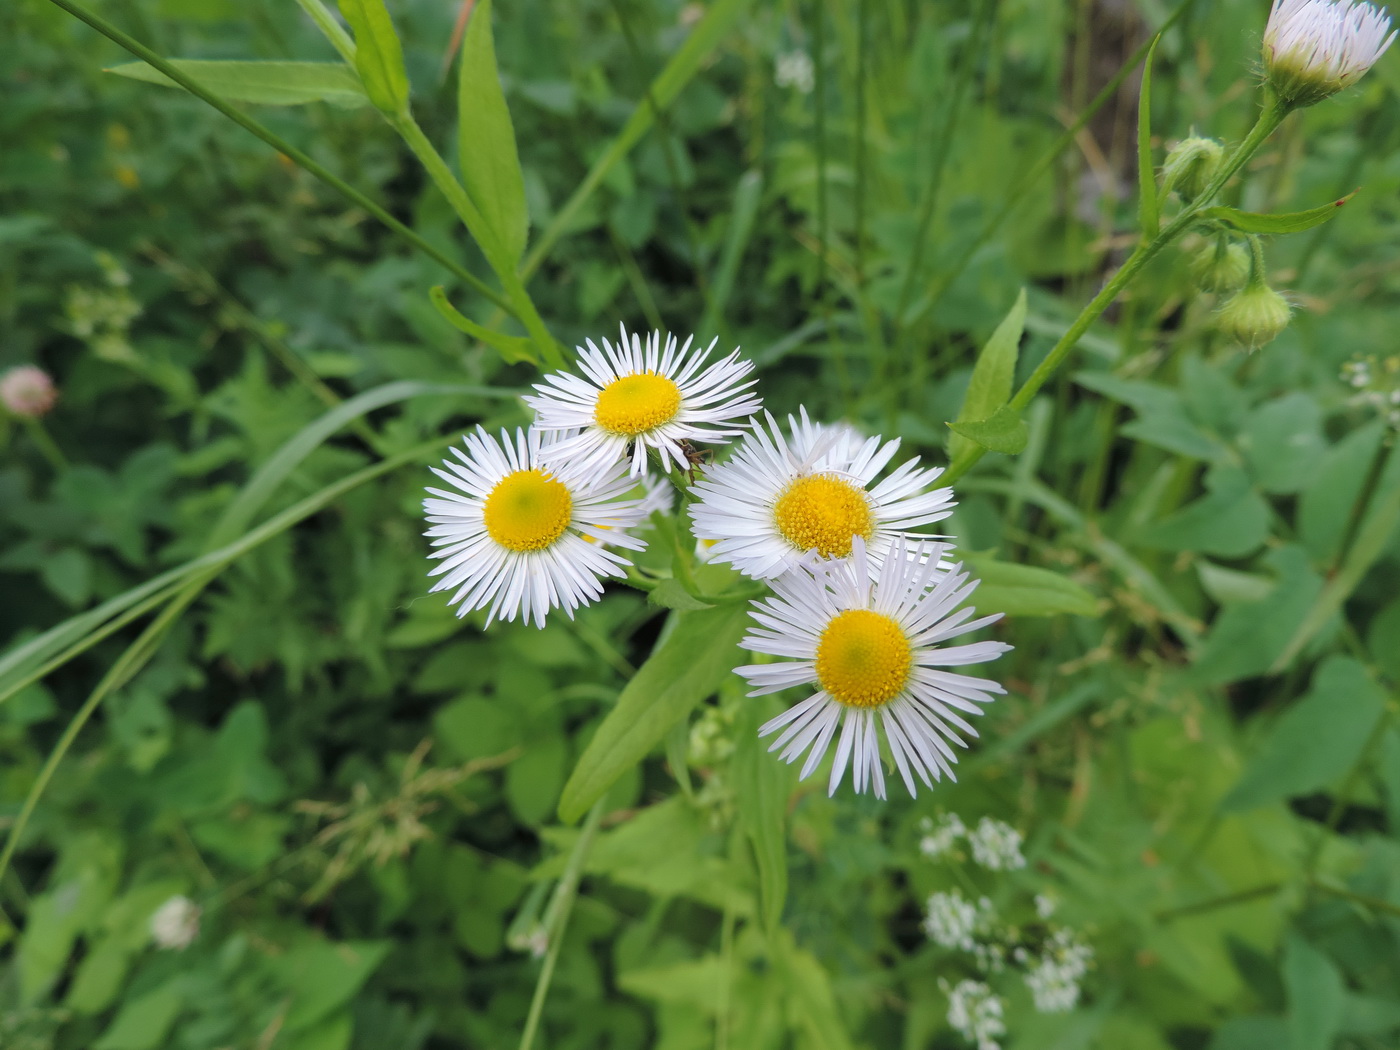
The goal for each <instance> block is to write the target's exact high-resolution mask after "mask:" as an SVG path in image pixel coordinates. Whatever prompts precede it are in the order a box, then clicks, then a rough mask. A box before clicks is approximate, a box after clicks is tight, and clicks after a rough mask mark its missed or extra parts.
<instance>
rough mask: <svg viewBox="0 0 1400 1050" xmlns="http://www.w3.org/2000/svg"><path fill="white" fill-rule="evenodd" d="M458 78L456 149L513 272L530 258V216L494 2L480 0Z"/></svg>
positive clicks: (470, 188) (474, 196)
mask: <svg viewBox="0 0 1400 1050" xmlns="http://www.w3.org/2000/svg"><path fill="white" fill-rule="evenodd" d="M460 62H461V68H460V75H459V77H458V79H457V149H458V151H459V152H458V156H459V159H460V162H461V166H462V181H463V182H465V183H466V187H467V192H468V193H469V194H471V197H472V201H473V202H474V203H475V204H476V207H477V210H478V211H479V212H481V214H482V216H483V217H484V218H485V219H486V222H487V223H488V224H489V225H490V226H491V228H492V230H494V231H495V234H496V240H497V243H499V244H500V246H501V247H502V248H504V249H505V252H506V256H507V258H508V260H509V262H510V265H511V267H515V266H518V265H519V263H520V257H521V256H522V255H524V254H525V239H526V236H527V235H528V231H529V228H530V213H529V210H528V209H527V207H526V205H525V177H524V175H523V174H521V171H520V154H519V151H518V150H517V149H516V145H515V128H514V127H513V126H512V124H511V121H510V110H509V109H508V108H507V107H506V96H505V93H504V92H503V91H502V90H501V76H500V73H498V72H497V70H496V49H495V45H494V44H493V42H492V39H491V0H479V2H478V3H477V5H476V8H475V9H474V10H473V11H472V15H471V21H470V22H468V23H467V33H466V36H465V37H464V38H463V40H462V57H461V60H460Z"/></svg>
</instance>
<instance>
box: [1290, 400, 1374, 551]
mask: <svg viewBox="0 0 1400 1050" xmlns="http://www.w3.org/2000/svg"><path fill="white" fill-rule="evenodd" d="M1385 432H1386V427H1385V423H1384V422H1382V421H1381V420H1379V419H1378V420H1375V421H1374V422H1372V423H1369V424H1367V425H1366V426H1363V427H1358V428H1357V429H1356V430H1354V431H1352V432H1351V433H1350V434H1348V435H1347V436H1346V437H1344V438H1342V440H1340V441H1338V442H1337V443H1336V444H1335V445H1333V446H1332V447H1331V448H1329V449H1328V450H1327V451H1326V452H1325V453H1324V454H1323V456H1322V459H1321V461H1320V462H1319V463H1318V466H1317V470H1316V472H1315V473H1314V475H1313V477H1312V480H1311V481H1310V482H1309V484H1308V485H1307V487H1306V488H1304V489H1303V491H1302V494H1301V495H1300V496H1299V498H1298V536H1299V539H1301V540H1302V542H1303V544H1304V545H1305V546H1306V547H1307V548H1308V550H1309V551H1310V552H1311V553H1312V555H1313V557H1314V558H1316V559H1317V560H1318V561H1320V562H1331V561H1332V559H1333V558H1335V557H1336V556H1337V555H1338V554H1340V553H1341V552H1340V550H1339V549H1338V548H1340V547H1341V545H1342V539H1343V538H1344V537H1345V535H1346V531H1347V526H1348V523H1349V522H1350V521H1351V514H1352V508H1354V507H1355V506H1356V501H1357V500H1358V499H1362V498H1364V497H1365V496H1366V495H1367V494H1365V493H1363V492H1362V491H1361V488H1362V486H1363V485H1364V484H1365V483H1366V473H1367V471H1368V470H1369V469H1370V466H1371V464H1372V462H1374V460H1375V457H1376V456H1377V455H1378V454H1379V453H1380V451H1381V438H1382V437H1384V436H1385Z"/></svg>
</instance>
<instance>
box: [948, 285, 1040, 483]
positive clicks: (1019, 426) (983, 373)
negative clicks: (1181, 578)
mask: <svg viewBox="0 0 1400 1050" xmlns="http://www.w3.org/2000/svg"><path fill="white" fill-rule="evenodd" d="M1025 328H1026V290H1025V289H1024V288H1022V289H1021V294H1020V295H1018V296H1017V297H1016V302H1015V303H1013V304H1012V306H1011V309H1010V311H1009V312H1008V313H1007V315H1006V316H1005V317H1004V318H1003V319H1002V322H1001V324H999V325H997V327H996V331H994V332H993V333H992V337H991V338H990V339H988V340H987V345H986V346H984V347H983V348H982V352H981V353H980V354H978V355H977V364H976V365H974V366H973V369H972V379H971V380H970V381H969V382H968V384H967V394H966V395H965V396H964V397H963V403H962V408H961V409H960V410H959V412H958V418H957V420H956V421H955V422H953V423H951V424H949V426H951V427H952V429H953V433H952V435H950V436H949V438H948V458H949V459H957V458H958V456H959V455H964V454H966V453H968V452H970V451H972V449H973V447H974V446H975V445H985V446H986V447H987V448H990V449H992V451H994V452H1003V451H1007V449H1006V448H995V447H994V446H992V445H989V444H987V442H986V441H984V440H982V438H979V437H977V436H975V434H970V433H968V432H967V430H966V429H964V428H966V427H969V426H971V427H973V428H974V429H975V430H977V432H978V433H984V434H985V433H989V432H990V431H989V430H988V429H987V428H985V427H984V426H983V425H984V424H990V423H991V421H992V420H993V419H994V418H995V417H996V415H997V413H998V412H999V411H1000V410H1001V409H1003V408H1004V407H1005V406H1006V404H1007V402H1008V401H1010V400H1011V383H1012V381H1013V380H1014V379H1015V377H1016V358H1017V356H1018V355H1019V354H1020V351H1021V334H1022V332H1024V331H1025ZM1010 420H1012V421H1014V425H1010V426H1009V427H1003V425H1002V424H1004V423H1008V422H1009V421H1008V420H1006V419H1003V420H1002V421H1000V422H999V423H998V426H997V428H996V429H997V431H998V432H1000V431H1001V430H1002V429H1006V430H1007V433H1006V434H1005V435H1003V437H1002V438H1000V439H996V438H994V440H1000V441H1001V443H1002V444H1004V445H1014V444H1016V441H1017V437H1016V435H1017V434H1018V433H1019V435H1020V438H1019V440H1020V446H1019V447H1017V448H1015V449H1014V450H1013V451H1015V452H1020V451H1021V449H1023V448H1025V447H1026V442H1025V435H1026V425H1025V423H1023V422H1021V420H1020V417H1019V416H1018V415H1017V414H1016V413H1014V412H1013V413H1011V414H1010Z"/></svg>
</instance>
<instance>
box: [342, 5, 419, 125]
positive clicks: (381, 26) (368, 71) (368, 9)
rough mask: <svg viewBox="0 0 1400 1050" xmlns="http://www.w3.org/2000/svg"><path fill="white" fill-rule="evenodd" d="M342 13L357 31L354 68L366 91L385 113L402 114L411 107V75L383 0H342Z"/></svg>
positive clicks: (355, 31)
mask: <svg viewBox="0 0 1400 1050" xmlns="http://www.w3.org/2000/svg"><path fill="white" fill-rule="evenodd" d="M340 13H341V14H343V15H344V16H345V21H347V22H349V23H350V28H351V30H352V31H353V32H354V34H355V70H356V72H358V73H359V74H360V80H361V81H362V82H363V83H364V85H365V94H367V95H368V96H369V100H370V101H371V102H373V103H374V104H375V105H376V106H378V107H379V108H380V109H381V110H383V111H384V112H385V113H402V112H403V111H404V110H405V109H407V107H408V74H407V73H406V72H404V68H403V47H402V45H400V44H399V36H398V34H397V33H396V32H394V23H393V21H391V20H390V18H389V12H388V11H387V10H386V9H385V7H384V0H340Z"/></svg>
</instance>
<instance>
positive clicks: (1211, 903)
mask: <svg viewBox="0 0 1400 1050" xmlns="http://www.w3.org/2000/svg"><path fill="white" fill-rule="evenodd" d="M1283 885H1284V884H1283V883H1281V882H1269V883H1265V884H1264V885H1262V886H1255V887H1253V888H1252V889H1248V890H1239V891H1237V892H1235V893H1227V894H1225V895H1224V896H1221V897H1212V898H1211V899H1210V900H1205V901H1198V902H1197V903H1195V904H1184V905H1182V906H1180V907H1177V908H1167V909H1165V910H1163V911H1159V912H1157V913H1156V914H1154V915H1153V916H1152V917H1153V918H1154V919H1156V920H1157V921H1158V922H1170V921H1171V920H1172V919H1179V918H1181V917H1182V916H1183V915H1199V914H1200V913H1201V912H1205V911H1214V910H1215V909H1216V908H1228V907H1229V906H1230V905H1232V904H1244V903H1245V902H1246V901H1252V900H1256V899H1258V898H1259V897H1267V896H1269V895H1270V894H1273V893H1277V892H1278V891H1279V890H1281V889H1283Z"/></svg>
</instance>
